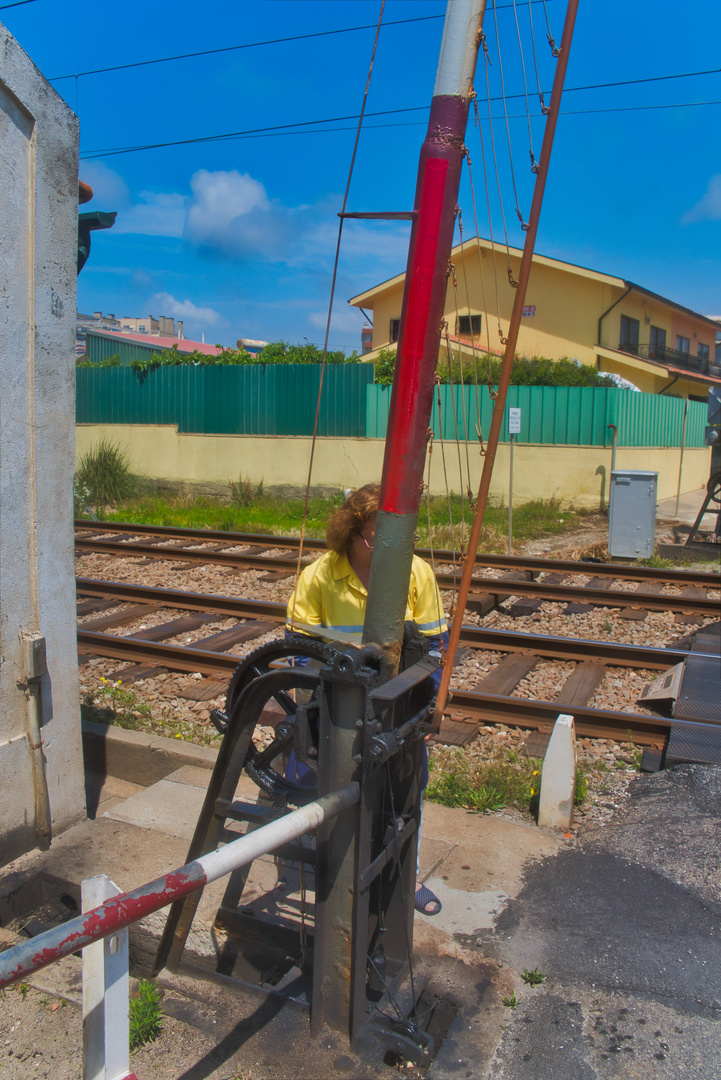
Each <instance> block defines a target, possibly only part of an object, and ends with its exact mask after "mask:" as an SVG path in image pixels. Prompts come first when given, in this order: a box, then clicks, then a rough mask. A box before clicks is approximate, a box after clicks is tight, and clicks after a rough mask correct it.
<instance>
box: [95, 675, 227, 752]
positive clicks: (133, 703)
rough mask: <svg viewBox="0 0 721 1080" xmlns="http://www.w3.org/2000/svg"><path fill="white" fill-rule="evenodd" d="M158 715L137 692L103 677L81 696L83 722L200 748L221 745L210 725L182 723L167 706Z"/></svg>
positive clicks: (195, 721)
mask: <svg viewBox="0 0 721 1080" xmlns="http://www.w3.org/2000/svg"><path fill="white" fill-rule="evenodd" d="M160 708H161V711H160V713H159V714H158V713H154V712H153V710H152V708H151V706H150V705H148V703H147V702H145V701H143V700H142V697H141V696H140V694H139V693H138V692H137V691H136V690H131V689H130V687H127V686H123V683H122V680H121V679H117V680H116V681H115V682H113V681H112V680H111V679H106V678H102V679H101V680H100V685H99V686H97V687H95V689H93V690H87V691H86V692H85V694H84V695H83V700H82V702H81V705H80V713H81V716H82V719H83V720H92V721H94V722H95V723H96V724H114V725H115V726H116V727H121V728H125V729H126V730H127V731H144V732H146V733H147V734H150V735H163V736H165V738H166V739H183V740H185V741H186V742H192V743H196V744H197V745H199V746H210V745H212V744H216V743H219V742H220V739H221V736H220V735H219V734H218V733H217V732H216V730H215V728H214V727H212V726H211V725H210V724H208V725H207V726H206V725H204V724H201V723H200V721H198V720H192V721H191V720H183V719H181V718H180V717H179V716H177V715H176V714H175V713H174V712H173V710H172V709H171V708H170V707H169V706H168V705H162V706H161V707H160Z"/></svg>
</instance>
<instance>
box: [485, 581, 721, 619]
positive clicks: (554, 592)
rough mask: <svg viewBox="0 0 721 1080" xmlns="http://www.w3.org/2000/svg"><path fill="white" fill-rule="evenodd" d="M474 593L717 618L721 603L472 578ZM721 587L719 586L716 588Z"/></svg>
mask: <svg viewBox="0 0 721 1080" xmlns="http://www.w3.org/2000/svg"><path fill="white" fill-rule="evenodd" d="M471 584H472V585H473V587H474V589H482V590H483V591H484V592H504V593H506V595H508V596H535V597H538V598H539V599H541V600H567V601H574V602H576V603H588V604H593V606H594V607H614V608H616V607H623V608H625V607H638V608H646V609H647V610H648V611H679V612H680V611H687V612H690V613H692V614H694V615H709V616H710V615H716V614H717V613H718V610H719V601H718V599H711V600H710V599H709V598H708V597H707V596H704V597H693V596H668V595H665V596H662V595H660V594H659V593H643V592H626V591H625V590H622V589H589V588H588V587H587V586H585V585H550V584H546V582H544V581H508V580H505V581H504V579H503V578H476V577H474V578H471ZM719 587H721V584H717V585H716V588H717V589H718V588H719Z"/></svg>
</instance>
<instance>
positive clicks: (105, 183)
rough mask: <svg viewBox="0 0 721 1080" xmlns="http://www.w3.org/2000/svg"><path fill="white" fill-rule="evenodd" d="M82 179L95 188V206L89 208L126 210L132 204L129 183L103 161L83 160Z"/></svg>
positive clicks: (81, 165) (93, 201) (81, 164)
mask: <svg viewBox="0 0 721 1080" xmlns="http://www.w3.org/2000/svg"><path fill="white" fill-rule="evenodd" d="M80 179H81V180H83V181H84V182H85V183H86V184H90V186H91V188H92V189H93V199H92V203H93V206H92V207H88V210H92V209H93V208H95V209H98V210H106V211H108V210H124V209H125V208H126V207H128V206H129V205H130V192H129V191H128V185H127V184H126V183H125V181H124V180H123V178H122V176H120V175H119V174H118V173H116V172H115V171H114V170H113V169H110V168H108V166H107V165H104V164H103V163H102V161H81V162H80Z"/></svg>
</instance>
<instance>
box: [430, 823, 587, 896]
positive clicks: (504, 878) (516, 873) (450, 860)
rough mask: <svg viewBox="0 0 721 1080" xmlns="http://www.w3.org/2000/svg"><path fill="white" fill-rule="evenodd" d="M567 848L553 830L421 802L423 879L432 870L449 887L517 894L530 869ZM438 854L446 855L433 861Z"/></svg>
mask: <svg viewBox="0 0 721 1080" xmlns="http://www.w3.org/2000/svg"><path fill="white" fill-rule="evenodd" d="M448 837H453V840H452V841H450V840H449V839H448ZM564 846H565V845H564V841H563V839H562V837H561V836H560V835H559V834H557V833H555V832H554V831H553V830H549V831H548V832H545V831H543V830H541V829H537V828H536V827H535V826H533V825H529V824H526V823H524V822H518V821H512V820H511V819H510V818H507V817H503V816H500V815H495V814H493V815H490V814H475V813H469V812H468V811H465V810H456V809H453V808H451V807H448V806H438V805H437V804H436V803H428V802H425V803H424V804H423V832H422V843H421V880H425V878H426V877H428V875H429V872H430V873H432V874H433V875H434V876H435V877H438V878H439V879H440V880H441V881H442V882H445V883H446V884H447V885H448V886H449V887H450V888H454V889H461V890H465V891H468V892H478V893H480V892H501V893H504V894H505V895H507V896H515V895H516V893H517V892H518V891H519V890H520V889H521V887H522V884H523V876H524V873H525V871H526V867H527V866H528V865H530V864H533V863H534V862H536V861H538V860H540V859H543V858H546V857H548V856H550V855H555V854H556V853H557V852H558V851H559V850H560V849H562V848H563V847H564ZM426 852H428V855H426ZM434 854H435V855H438V856H442V857H440V858H437V859H435V860H434V861H433V862H432V863H430V860H431V857H432V855H434ZM427 858H428V859H429V863H430V865H431V869H430V870H429V868H428V867H429V864H428V863H427V862H426V859H427Z"/></svg>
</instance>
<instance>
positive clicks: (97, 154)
mask: <svg viewBox="0 0 721 1080" xmlns="http://www.w3.org/2000/svg"><path fill="white" fill-rule="evenodd" d="M706 105H721V100H719V101H679V102H676V103H674V104H670V105H619V106H617V107H615V108H614V107H610V108H606V109H562V110H561V113H560V115H561V116H592V115H595V114H598V113H617V112H644V111H646V110H658V109H693V108H698V107H701V106H706ZM423 109H426V110H427V106H417V107H415V108H409V109H387V110H385V111H383V112H369V113H366V116H391V115H396V114H398V113H408V112H420V111H422V110H423ZM531 115H532V116H533V117H541V116H542V115H543V114H542V113H540V112H539V113H532V114H531ZM357 119H358V116H357V115H349V116H332V117H326V118H325V119H324V120H305V121H300V122H298V123H296V124H277V125H272V126H270V127H262V128H249V129H248V130H246V131H229V132H225V133H224V134H222V135H200V136H197V137H196V138H193V139H174V140H172V141H169V142H162V143H146V144H144V145H142V146H118V147H111V148H109V149H107V150H91V151H87V152H84V153H82V154H81V155H80V157H81V159H82V160H83V161H90V160H91V159H93V158H102V157H114V156H116V155H117V154H135V153H139V152H140V151H142V150H160V149H164V148H165V147H169V146H190V145H194V144H197V143H214V142H225V141H229V140H232V139H250V138H268V137H270V136H280V135H312V134H316V133H317V134H328V133H332V132H335V131H346V130H347V128H320V127H319V125H320V124H335V123H342V122H343V121H346V120H357ZM493 119H494V120H502V119H504V118H503V117H500V116H494V117H493ZM508 119H509V120H519V119H523V120H525V119H526V113H525V112H524V113H515V114H510V113H509V116H508ZM423 122H424V121H422V120H418V121H409V122H408V123H398V124H369V125H367V127H371V128H376V127H408V126H412V125H416V124H422V123H423ZM301 128H302V129H304V130H299V129H301ZM309 128H312V129H314V130H308V129H309Z"/></svg>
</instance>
